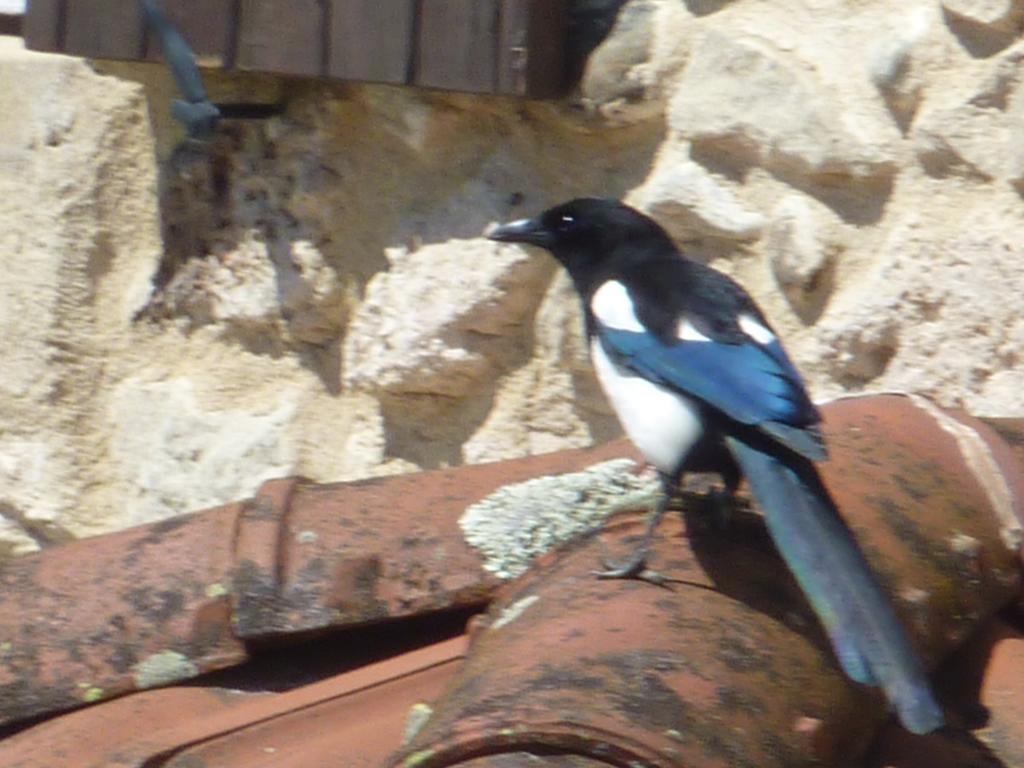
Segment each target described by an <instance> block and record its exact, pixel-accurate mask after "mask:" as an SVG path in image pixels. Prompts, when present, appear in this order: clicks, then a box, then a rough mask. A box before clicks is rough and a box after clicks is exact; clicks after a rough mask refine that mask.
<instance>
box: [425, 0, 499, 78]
mask: <svg viewBox="0 0 1024 768" xmlns="http://www.w3.org/2000/svg"><path fill="white" fill-rule="evenodd" d="M499 5H500V0H423V2H422V4H421V6H420V8H421V15H420V33H419V39H418V56H417V62H416V75H415V85H421V86H425V87H428V88H450V89H455V90H460V91H484V92H489V91H493V90H494V87H495V72H496V68H497V58H496V56H497V36H498V11H499Z"/></svg>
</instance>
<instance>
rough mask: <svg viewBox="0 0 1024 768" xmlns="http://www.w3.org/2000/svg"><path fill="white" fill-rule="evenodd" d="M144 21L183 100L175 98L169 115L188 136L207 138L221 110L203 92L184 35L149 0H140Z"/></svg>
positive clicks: (192, 54) (193, 59)
mask: <svg viewBox="0 0 1024 768" xmlns="http://www.w3.org/2000/svg"><path fill="white" fill-rule="evenodd" d="M140 1H141V3H142V9H143V12H144V14H145V17H146V23H147V24H148V25H149V27H150V28H151V29H152V30H153V33H154V34H155V35H156V38H157V40H158V41H159V43H160V50H162V51H163V54H164V60H165V61H166V62H167V66H168V67H170V69H171V73H172V74H173V75H174V80H175V82H177V84H178V89H179V90H180V91H181V95H182V96H184V97H185V98H184V99H175V100H174V102H173V103H172V104H171V114H172V115H173V116H174V118H175V119H176V120H178V121H179V122H181V123H182V125H184V126H185V130H186V132H187V133H188V136H189V138H191V139H198V140H205V139H209V138H210V137H211V136H212V135H213V132H214V130H215V129H216V127H217V123H218V122H219V121H220V118H221V110H220V109H219V108H218V107H217V105H216V104H214V103H212V102H211V101H210V99H209V97H208V96H207V95H206V88H205V86H204V85H203V78H202V75H200V74H199V67H198V66H196V55H195V53H193V51H192V49H191V48H190V47H189V44H188V43H187V42H186V41H185V38H184V37H182V36H181V33H180V32H178V30H177V29H175V28H174V25H173V24H171V22H169V21H168V20H167V17H166V16H164V15H163V13H161V11H160V9H159V8H157V6H156V4H155V3H154V2H153V0H140Z"/></svg>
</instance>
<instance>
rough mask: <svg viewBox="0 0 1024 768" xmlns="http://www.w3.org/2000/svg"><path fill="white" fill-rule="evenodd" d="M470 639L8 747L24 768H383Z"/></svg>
mask: <svg viewBox="0 0 1024 768" xmlns="http://www.w3.org/2000/svg"><path fill="white" fill-rule="evenodd" d="M465 647H466V640H465V638H464V637H460V638H456V639H453V640H449V641H446V642H443V643H438V644H436V645H433V646H429V647H427V648H422V649H419V650H417V651H413V652H411V653H408V654H403V655H402V656H399V657H397V658H394V659H389V660H387V661H385V662H379V663H377V664H371V665H368V666H366V667H364V668H361V669H358V670H355V671H353V672H349V673H346V674H343V675H338V676H336V677H332V678H329V679H327V680H325V681H323V682H319V683H314V684H312V685H308V686H303V687H301V688H297V689H295V690H293V691H289V692H287V693H280V694H266V693H257V694H252V693H249V694H242V693H238V692H232V691H226V690H221V689H203V688H187V687H181V688H171V689H167V690H160V691H149V692H144V693H138V694H132V695H130V696H126V697H124V698H122V699H119V700H117V701H112V702H107V703H105V704H103V705H100V706H97V707H91V708H89V709H85V710H82V711H79V712H74V713H71V714H69V715H65V716H63V717H60V718H57V719H55V720H52V721H50V722H47V723H43V724H41V725H38V726H35V727H33V728H30V729H28V730H26V731H23V732H22V733H19V734H17V735H16V736H13V737H11V738H9V739H7V740H6V742H5V743H4V745H3V760H4V762H3V764H4V765H5V766H11V767H12V768H13V767H14V766H17V768H52V766H55V765H62V766H82V768H109V767H110V766H122V767H123V768H163V767H164V766H166V767H168V768H170V767H172V766H177V767H178V768H186V766H187V767H188V768H196V766H203V765H209V766H214V765H216V766H220V767H221V768H230V767H231V766H239V767H240V768H241V766H245V768H255V767H256V766H262V765H268V766H270V765H274V766H279V765H282V764H287V765H289V766H295V767H296V768H301V766H323V765H328V764H332V763H335V762H336V761H339V759H340V763H341V764H344V765H347V766H353V768H361V767H362V766H366V767H367V768H369V766H374V765H379V764H380V762H381V761H382V760H383V759H384V758H385V757H386V756H387V755H388V754H389V753H391V752H393V751H394V750H396V749H397V748H398V747H399V745H400V744H401V741H402V735H403V732H404V728H405V725H406V721H407V716H408V714H409V711H410V708H411V707H413V706H414V705H415V704H417V703H419V702H421V701H424V700H429V699H431V698H434V697H435V696H436V695H437V694H438V693H439V691H440V690H441V688H442V686H443V685H444V683H445V682H446V681H447V679H448V678H449V677H450V676H451V674H452V673H453V672H454V670H455V668H456V666H457V664H458V662H459V661H460V660H461V659H462V657H463V654H464V652H465Z"/></svg>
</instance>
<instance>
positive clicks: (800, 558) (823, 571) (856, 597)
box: [727, 437, 944, 733]
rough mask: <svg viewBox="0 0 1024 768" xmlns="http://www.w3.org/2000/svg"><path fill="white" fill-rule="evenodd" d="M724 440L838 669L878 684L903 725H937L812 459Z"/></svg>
mask: <svg viewBox="0 0 1024 768" xmlns="http://www.w3.org/2000/svg"><path fill="white" fill-rule="evenodd" d="M727 443H728V446H729V450H730V451H731V453H732V454H733V456H735V458H736V461H737V462H738V463H739V465H740V467H741V468H742V470H743V474H744V475H745V477H746V479H747V482H748V483H749V484H750V488H751V491H752V493H753V495H754V498H755V499H756V500H757V501H758V503H759V504H760V506H761V508H762V510H763V512H764V515H765V520H766V521H767V525H768V531H769V533H770V534H771V536H772V539H773V540H774V541H775V545H776V547H777V548H778V550H779V552H780V553H781V555H782V557H783V559H784V560H785V561H786V565H787V566H788V567H789V569H790V571H792V573H793V575H794V576H795V577H796V580H797V583H799V585H800V587H801V588H802V589H803V591H804V593H805V594H806V595H807V598H808V600H809V601H810V603H811V607H812V608H813V609H814V611H815V613H816V614H817V615H818V617H819V619H820V620H821V622H822V624H823V625H824V627H825V630H826V631H827V633H828V635H829V638H830V639H831V641H832V646H833V648H834V650H835V653H836V656H837V658H838V659H839V663H840V664H841V666H842V668H843V670H844V671H845V672H846V674H847V675H849V676H850V677H851V678H852V679H853V680H855V681H857V682H859V683H863V684H865V685H877V686H879V687H881V688H882V690H883V691H884V692H885V695H886V698H887V699H888V700H889V703H890V705H891V706H892V707H893V708H894V709H895V710H896V712H897V714H898V716H899V719H900V721H901V722H902V723H903V726H904V727H905V728H906V729H907V730H909V731H912V732H913V733H928V732H930V731H933V730H935V729H936V728H940V727H941V726H942V725H943V723H944V717H943V714H942V710H941V708H940V707H939V705H938V703H937V702H936V701H935V697H934V695H933V694H932V691H931V687H930V685H929V683H928V678H927V676H926V674H925V670H924V667H923V665H922V663H921V661H920V659H919V658H918V656H917V654H916V653H915V652H914V649H913V647H912V646H911V644H910V640H909V638H908V637H907V634H906V632H905V630H904V628H903V626H902V625H901V624H900V622H899V619H897V618H896V613H895V611H894V610H893V607H892V605H891V604H890V602H889V600H888V598H887V597H886V595H885V593H884V592H883V591H882V588H881V586H880V585H879V583H878V581H877V580H876V579H875V576H874V574H873V573H872V571H871V568H870V566H869V565H868V563H867V561H866V560H865V558H864V555H863V553H862V552H861V550H860V548H859V547H858V546H857V542H856V541H855V540H854V538H853V534H852V533H851V532H850V529H849V528H847V526H846V524H845V523H844V522H843V520H842V519H841V518H840V516H839V513H838V511H837V510H836V507H835V504H834V503H833V502H832V499H831V497H830V496H829V494H828V491H827V490H826V489H825V487H824V485H823V484H822V483H821V480H820V478H819V477H818V473H817V470H815V468H814V465H813V464H812V463H811V462H810V461H809V460H808V459H806V458H804V457H802V456H798V455H796V454H791V455H789V456H787V459H786V463H783V462H782V461H781V460H779V459H778V458H776V457H775V456H773V455H772V454H771V453H767V452H765V451H762V450H760V449H759V448H758V447H754V446H752V445H750V444H749V443H747V442H744V441H741V440H739V439H738V438H732V437H730V438H727Z"/></svg>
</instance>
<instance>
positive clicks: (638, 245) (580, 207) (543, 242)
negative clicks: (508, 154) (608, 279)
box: [488, 197, 674, 278]
mask: <svg viewBox="0 0 1024 768" xmlns="http://www.w3.org/2000/svg"><path fill="white" fill-rule="evenodd" d="M488 237H489V238H490V239H491V240H498V241H500V242H505V243H525V244H528V245H535V246H538V247H540V248H546V249H547V250H549V251H551V253H552V255H553V256H554V257H555V258H556V259H558V260H559V261H560V262H562V264H564V265H565V267H566V268H568V269H569V271H570V272H571V273H572V274H573V276H574V277H576V278H579V277H580V275H579V274H578V273H580V272H582V271H593V270H596V269H599V268H600V267H601V266H602V265H603V264H604V263H605V262H608V261H610V260H613V259H629V258H631V257H633V256H634V255H639V254H648V255H653V254H654V253H659V254H660V253H663V252H664V251H665V250H666V249H668V250H670V251H672V250H674V246H673V245H672V241H671V240H670V239H669V237H668V235H667V234H666V233H665V230H663V229H662V228H661V227H660V226H659V225H658V224H657V222H655V221H654V220H653V219H650V218H649V217H647V216H645V215H644V214H642V213H640V212H639V211H637V210H635V209H633V208H630V207H629V206H628V205H625V204H623V203H621V202H619V201H618V200H610V199H605V198H593V197H584V198H579V199H576V200H571V201H569V202H568V203H563V204H562V205H557V206H555V207H554V208H550V209H548V210H547V211H544V212H543V213H541V214H540V215H538V216H535V217H534V218H532V219H520V220H519V221H513V222H511V223H509V224H503V225H501V226H499V227H497V228H496V229H494V230H492V231H491V232H490V234H489V235H488Z"/></svg>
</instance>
